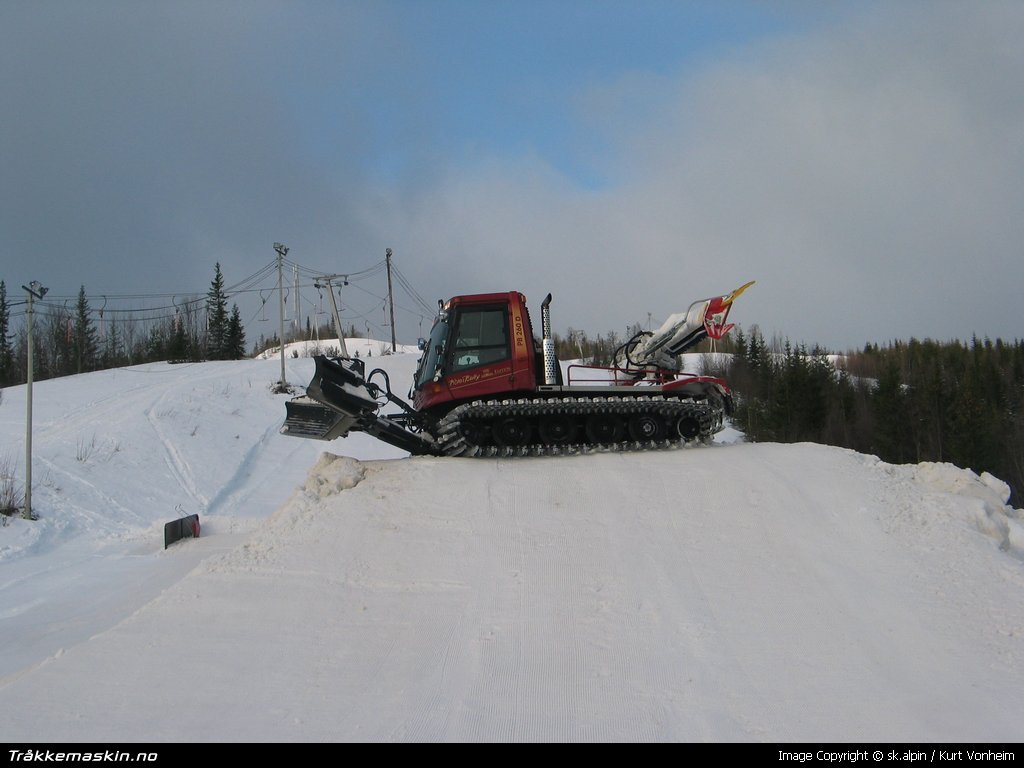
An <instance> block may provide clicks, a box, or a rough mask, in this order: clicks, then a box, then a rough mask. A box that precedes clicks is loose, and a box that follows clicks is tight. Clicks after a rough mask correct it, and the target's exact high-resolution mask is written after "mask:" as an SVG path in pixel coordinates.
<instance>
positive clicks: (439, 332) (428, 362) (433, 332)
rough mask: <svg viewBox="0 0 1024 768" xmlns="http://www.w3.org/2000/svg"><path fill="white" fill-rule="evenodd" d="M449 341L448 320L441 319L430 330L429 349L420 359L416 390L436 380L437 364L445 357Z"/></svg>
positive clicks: (445, 318)
mask: <svg viewBox="0 0 1024 768" xmlns="http://www.w3.org/2000/svg"><path fill="white" fill-rule="evenodd" d="M447 339H448V319H447V317H439V318H437V320H436V321H435V322H434V327H433V328H431V329H430V338H429V339H428V340H427V348H426V349H424V350H423V357H421V358H420V367H419V369H418V370H417V371H416V389H419V388H420V387H422V386H423V385H424V384H426V383H427V382H428V381H430V380H431V379H433V378H434V371H436V370H437V364H438V362H440V360H441V359H442V358H443V357H444V346H445V342H446V341H447Z"/></svg>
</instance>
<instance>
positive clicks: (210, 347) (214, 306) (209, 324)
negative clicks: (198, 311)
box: [206, 261, 229, 360]
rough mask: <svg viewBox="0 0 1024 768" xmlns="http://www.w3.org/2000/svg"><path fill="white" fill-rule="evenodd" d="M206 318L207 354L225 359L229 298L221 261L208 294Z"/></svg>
mask: <svg viewBox="0 0 1024 768" xmlns="http://www.w3.org/2000/svg"><path fill="white" fill-rule="evenodd" d="M206 318H207V320H206V328H207V330H206V355H207V357H208V358H209V359H210V360H224V359H226V358H227V357H229V354H228V350H227V346H228V299H227V296H226V295H225V294H224V275H222V274H221V271H220V262H219V261H218V262H217V265H216V267H215V268H214V275H213V281H212V282H211V283H210V290H209V292H208V293H207V294H206Z"/></svg>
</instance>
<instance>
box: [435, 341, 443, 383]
mask: <svg viewBox="0 0 1024 768" xmlns="http://www.w3.org/2000/svg"><path fill="white" fill-rule="evenodd" d="M434 355H435V357H436V358H437V365H435V366H434V381H440V380H441V366H442V364H443V363H444V350H443V349H442V348H441V345H440V344H438V345H437V346H436V347H434Z"/></svg>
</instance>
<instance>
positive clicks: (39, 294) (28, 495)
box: [21, 280, 49, 520]
mask: <svg viewBox="0 0 1024 768" xmlns="http://www.w3.org/2000/svg"><path fill="white" fill-rule="evenodd" d="M21 287H22V288H24V289H25V292H26V293H27V294H28V309H27V311H26V313H25V315H26V318H27V319H26V323H25V325H26V327H27V333H26V335H27V337H28V339H27V343H28V352H27V355H26V361H25V362H26V367H27V368H28V376H27V377H26V380H25V384H26V387H25V403H26V405H25V509H24V510H23V511H22V513H21V516H22V517H24V518H25V519H26V520H34V519H35V516H34V515H33V514H32V373H33V371H32V368H33V364H32V313H33V307H32V305H33V302H34V301H35V300H37V299H38V300H39V301H42V299H43V296H45V295H46V292H47V291H48V290H49V288H44V287H43V285H42V284H41V283H40V282H39V281H38V280H33V281H32V282H31V283H29V284H28V285H23V286H21Z"/></svg>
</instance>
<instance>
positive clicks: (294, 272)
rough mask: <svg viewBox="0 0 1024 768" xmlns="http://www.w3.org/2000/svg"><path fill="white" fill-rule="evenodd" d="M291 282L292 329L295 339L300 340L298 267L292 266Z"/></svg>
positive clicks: (296, 265)
mask: <svg viewBox="0 0 1024 768" xmlns="http://www.w3.org/2000/svg"><path fill="white" fill-rule="evenodd" d="M292 281H293V283H294V285H295V288H294V290H295V318H294V320H293V321H292V328H294V333H295V338H297V339H299V338H302V321H301V320H300V319H299V312H301V311H302V310H301V305H300V303H299V265H298V264H293V265H292Z"/></svg>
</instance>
